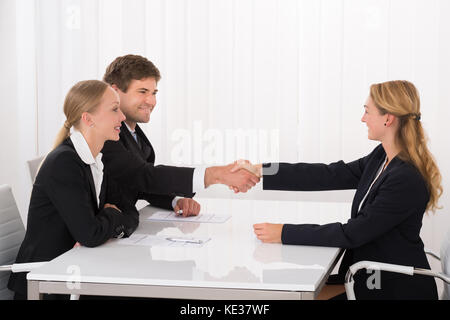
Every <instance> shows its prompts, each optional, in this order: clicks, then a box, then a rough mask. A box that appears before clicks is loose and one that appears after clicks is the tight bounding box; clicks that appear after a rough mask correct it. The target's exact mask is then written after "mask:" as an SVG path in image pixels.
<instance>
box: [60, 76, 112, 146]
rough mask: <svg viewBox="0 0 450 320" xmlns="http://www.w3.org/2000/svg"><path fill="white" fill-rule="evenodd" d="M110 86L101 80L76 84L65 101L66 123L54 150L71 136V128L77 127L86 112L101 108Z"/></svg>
mask: <svg viewBox="0 0 450 320" xmlns="http://www.w3.org/2000/svg"><path fill="white" fill-rule="evenodd" d="M108 86H109V85H108V84H107V83H105V82H103V81H99V80H86V81H80V82H78V83H77V84H75V85H74V86H73V87H72V88H71V89H70V91H69V92H68V93H67V95H66V99H65V100H64V114H65V115H66V121H65V122H64V125H63V127H62V128H61V129H60V130H59V132H58V134H57V136H56V139H55V143H54V145H53V149H55V148H56V147H57V146H59V145H60V144H61V143H62V142H63V141H64V140H65V139H67V138H68V137H69V135H70V128H71V127H77V126H78V125H79V123H80V119H81V115H82V114H83V113H84V112H94V111H95V109H96V108H97V107H98V106H99V104H100V102H101V100H102V97H103V94H104V93H105V91H106V89H107V88H108Z"/></svg>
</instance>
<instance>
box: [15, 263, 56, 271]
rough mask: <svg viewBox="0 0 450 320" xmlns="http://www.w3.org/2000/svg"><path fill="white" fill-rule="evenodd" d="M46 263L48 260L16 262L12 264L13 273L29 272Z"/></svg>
mask: <svg viewBox="0 0 450 320" xmlns="http://www.w3.org/2000/svg"><path fill="white" fill-rule="evenodd" d="M46 263H47V262H31V263H15V264H13V265H12V266H11V271H12V272H13V273H17V272H29V271H31V270H33V269H36V268H39V267H42V266H43V265H44V264H46Z"/></svg>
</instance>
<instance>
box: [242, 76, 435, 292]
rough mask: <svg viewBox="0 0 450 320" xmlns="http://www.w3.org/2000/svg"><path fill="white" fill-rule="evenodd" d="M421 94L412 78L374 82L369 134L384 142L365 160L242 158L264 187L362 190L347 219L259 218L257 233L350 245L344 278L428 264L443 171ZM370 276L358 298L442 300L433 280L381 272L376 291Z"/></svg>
mask: <svg viewBox="0 0 450 320" xmlns="http://www.w3.org/2000/svg"><path fill="white" fill-rule="evenodd" d="M420 119H421V114H420V99H419V94H418V92H417V89H416V88H415V86H414V85H413V84H412V83H410V82H407V81H390V82H385V83H380V84H374V85H372V86H371V89H370V96H369V97H368V99H367V102H366V104H365V105H364V115H363V117H362V122H364V123H365V124H366V125H367V127H368V130H369V139H370V140H376V141H380V142H381V144H380V145H379V146H378V147H376V148H375V149H374V150H373V151H372V153H370V154H369V155H367V156H366V157H364V158H361V159H359V160H356V161H353V162H350V163H344V162H343V161H339V162H336V163H332V164H330V165H325V164H306V163H297V164H287V163H280V164H277V165H279V170H278V171H277V172H276V173H275V174H269V172H270V170H271V169H270V167H272V168H273V167H274V164H264V165H262V164H259V165H252V164H250V163H248V162H240V163H239V164H237V165H236V169H237V168H246V169H247V170H250V171H252V172H254V173H256V174H257V175H258V176H262V177H263V188H264V189H265V190H296V191H321V190H344V189H356V194H355V197H354V199H353V205H352V211H351V219H350V220H348V222H347V223H345V224H341V223H332V224H327V225H310V224H302V225H293V224H284V225H282V224H270V223H261V224H255V225H254V232H255V234H256V236H257V237H258V239H260V240H262V241H263V242H275V243H276V242H281V243H283V244H295V245H313V246H329V247H340V248H344V249H346V253H345V255H344V258H343V261H342V263H341V267H340V270H339V273H340V275H341V276H342V278H343V276H344V275H345V272H346V271H347V270H348V268H349V266H350V265H352V264H353V263H356V262H359V261H363V260H369V261H378V262H384V263H393V264H400V265H409V266H415V267H418V268H426V269H429V267H430V266H429V264H428V261H427V258H426V256H425V253H424V244H423V242H422V240H421V238H420V229H421V226H422V218H423V214H424V213H425V212H426V211H435V210H436V209H437V208H438V199H439V197H440V196H441V194H442V186H441V175H440V172H439V169H438V167H437V165H436V163H435V161H434V159H433V156H432V155H431V153H430V151H429V150H428V148H427V144H426V139H425V135H424V131H423V128H422V124H421V122H420ZM370 276H371V274H368V273H367V272H366V271H361V272H359V273H358V274H356V276H355V280H356V283H355V293H356V297H357V298H359V299H437V290H436V284H435V282H434V280H433V279H432V278H427V277H423V276H414V277H410V276H406V275H399V274H394V273H389V272H381V274H380V277H379V279H380V281H381V282H380V286H379V287H378V288H377V287H376V288H375V289H372V290H371V289H370V288H369V287H372V286H368V285H367V281H368V280H369V281H370V279H369V277H370Z"/></svg>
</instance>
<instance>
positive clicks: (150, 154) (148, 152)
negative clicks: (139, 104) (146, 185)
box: [136, 125, 155, 163]
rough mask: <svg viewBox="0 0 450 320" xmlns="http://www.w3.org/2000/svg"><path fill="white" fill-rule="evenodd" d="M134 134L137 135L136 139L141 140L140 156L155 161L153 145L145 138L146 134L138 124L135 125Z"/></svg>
mask: <svg viewBox="0 0 450 320" xmlns="http://www.w3.org/2000/svg"><path fill="white" fill-rule="evenodd" d="M136 134H137V136H138V139H139V140H140V141H141V148H140V151H141V155H142V157H143V158H144V159H145V160H146V161H147V162H150V163H155V152H154V150H153V146H152V144H151V143H150V141H149V140H148V139H147V136H146V135H145V134H144V131H142V129H141V127H139V125H136Z"/></svg>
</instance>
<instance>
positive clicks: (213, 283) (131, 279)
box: [27, 199, 350, 300]
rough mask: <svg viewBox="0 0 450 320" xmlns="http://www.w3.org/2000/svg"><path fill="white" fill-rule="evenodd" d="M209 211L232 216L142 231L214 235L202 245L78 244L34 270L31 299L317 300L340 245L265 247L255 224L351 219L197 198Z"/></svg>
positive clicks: (344, 210) (326, 208) (273, 204)
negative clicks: (59, 296)
mask: <svg viewBox="0 0 450 320" xmlns="http://www.w3.org/2000/svg"><path fill="white" fill-rule="evenodd" d="M197 201H199V202H200V203H201V205H202V210H201V213H203V212H205V213H214V214H232V216H231V218H230V219H229V220H228V221H227V222H225V223H222V224H209V223H208V224H207V223H191V222H151V221H148V220H146V218H147V217H149V216H150V215H152V214H153V213H154V212H155V211H160V209H156V208H153V207H146V208H144V209H142V210H141V211H140V225H139V228H138V229H137V230H136V231H135V233H137V234H150V235H157V236H192V237H210V238H211V240H210V241H209V242H208V243H206V244H205V245H204V246H203V247H201V248H194V247H163V246H153V247H149V246H125V245H121V244H118V240H116V239H113V240H110V241H108V242H107V243H105V244H104V245H101V246H99V247H96V248H86V247H78V248H74V249H72V250H70V251H68V252H66V253H64V254H63V255H61V256H59V257H57V258H56V259H54V260H52V261H51V262H49V263H47V264H46V265H44V266H42V267H40V268H38V269H35V270H33V271H32V272H30V273H29V274H28V275H27V279H28V298H29V299H41V298H42V295H43V294H44V293H55V294H81V295H83V294H86V295H104V296H129V297H154V298H176V299H233V300H236V299H245V300H260V299H272V300H275V299H283V300H290V299H314V298H315V297H316V296H317V294H318V293H319V292H320V290H321V289H322V287H323V285H324V283H325V281H326V279H327V277H328V275H329V274H330V272H331V271H332V270H333V268H334V267H335V265H336V263H337V261H338V259H339V257H340V254H341V250H340V249H338V248H326V247H310V246H293V245H281V244H264V243H262V242H261V241H259V240H258V239H256V236H255V235H254V233H253V224H254V223H260V222H273V223H317V224H324V223H329V222H336V221H341V222H345V221H347V219H348V218H349V215H350V203H317V202H294V201H261V200H231V199H197Z"/></svg>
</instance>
